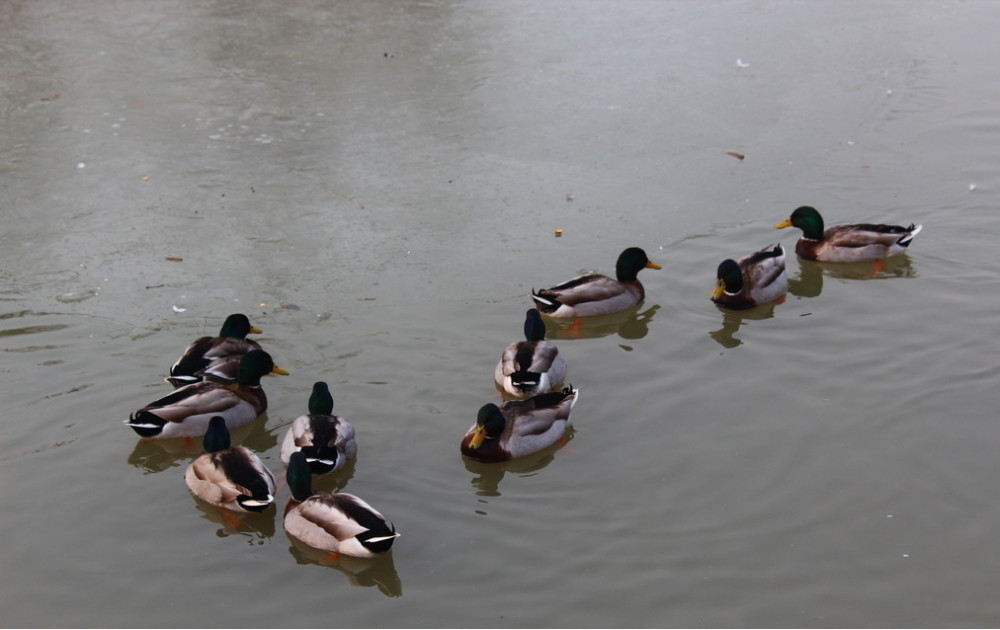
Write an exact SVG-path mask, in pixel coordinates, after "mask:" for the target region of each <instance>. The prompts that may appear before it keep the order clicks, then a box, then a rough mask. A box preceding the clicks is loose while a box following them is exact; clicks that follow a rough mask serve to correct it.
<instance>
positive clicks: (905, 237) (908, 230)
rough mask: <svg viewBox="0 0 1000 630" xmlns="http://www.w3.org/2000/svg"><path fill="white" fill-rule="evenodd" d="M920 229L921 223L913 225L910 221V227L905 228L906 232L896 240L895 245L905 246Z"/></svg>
mask: <svg viewBox="0 0 1000 630" xmlns="http://www.w3.org/2000/svg"><path fill="white" fill-rule="evenodd" d="M922 229H924V226H923V225H914V224H912V223H911V224H910V227H908V228H906V234H904V235H903V237H902V238H900V239H899V240H898V241H896V245H899V246H900V247H907V246H908V245H909V244H910V243H911V242H912V241H913V237H914V236H916V235H917V234H919V233H920V230H922Z"/></svg>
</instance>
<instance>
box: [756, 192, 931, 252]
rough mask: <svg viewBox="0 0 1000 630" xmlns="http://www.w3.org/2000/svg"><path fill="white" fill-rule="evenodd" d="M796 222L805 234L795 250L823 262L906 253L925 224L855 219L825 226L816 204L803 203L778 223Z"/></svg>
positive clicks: (792, 224)
mask: <svg viewBox="0 0 1000 630" xmlns="http://www.w3.org/2000/svg"><path fill="white" fill-rule="evenodd" d="M791 226H795V227H797V228H799V229H800V230H802V238H800V239H799V242H798V243H796V244H795V253H796V254H798V255H799V256H800V257H802V258H805V259H806V260H816V261H819V262H862V261H865V260H879V259H882V258H888V257H889V256H895V255H897V254H902V253H903V252H905V251H906V248H907V247H909V245H910V243H911V242H912V241H913V237H914V236H916V235H917V233H918V232H920V230H921V229H923V226H922V225H914V224H912V223H911V224H910V227H903V226H901V225H885V224H877V225H876V224H873V223H855V224H852V225H835V226H834V227H832V228H829V229H827V230H824V229H823V217H822V216H820V214H819V212H817V211H816V208H812V207H809V206H802V207H800V208H796V209H795V211H794V212H792V215H791V216H790V217H788V218H787V219H785V220H784V221H782V222H781V223H778V224H777V225H775V226H774V227H776V228H786V227H791Z"/></svg>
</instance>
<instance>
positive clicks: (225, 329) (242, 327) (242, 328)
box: [219, 313, 263, 339]
mask: <svg viewBox="0 0 1000 630" xmlns="http://www.w3.org/2000/svg"><path fill="white" fill-rule="evenodd" d="M262 332H263V331H262V330H261V329H260V328H257V327H256V326H254V325H253V324H251V323H250V318H248V317H247V316H246V315H244V314H243V313H233V314H232V315H230V316H229V317H227V318H226V321H224V322H223V323H222V329H221V330H219V336H220V337H232V338H233V339H246V336H247V335H249V334H250V333H254V334H257V335H259V334H260V333H262Z"/></svg>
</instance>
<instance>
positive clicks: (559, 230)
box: [554, 227, 563, 238]
mask: <svg viewBox="0 0 1000 630" xmlns="http://www.w3.org/2000/svg"><path fill="white" fill-rule="evenodd" d="M554 233H555V236H556V238H559V237H560V236H562V233H563V229H562V228H560V227H557V228H556V229H555V232H554Z"/></svg>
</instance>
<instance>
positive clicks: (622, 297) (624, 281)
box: [531, 247, 661, 317]
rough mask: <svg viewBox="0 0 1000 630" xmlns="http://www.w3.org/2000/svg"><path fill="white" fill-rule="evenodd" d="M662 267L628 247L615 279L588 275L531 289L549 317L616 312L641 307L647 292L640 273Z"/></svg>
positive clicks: (620, 260)
mask: <svg viewBox="0 0 1000 630" xmlns="http://www.w3.org/2000/svg"><path fill="white" fill-rule="evenodd" d="M647 267H648V268H650V269H660V268H661V267H660V266H659V265H657V264H656V263H654V262H652V261H651V260H649V258H648V257H647V256H646V252H644V251H643V250H642V249H641V248H639V247H629V248H628V249H626V250H625V251H623V252H622V253H621V254H620V255H619V256H618V262H617V264H616V265H615V272H616V277H617V279H616V278H609V277H608V276H605V275H603V274H599V273H589V274H586V275H582V276H577V277H576V278H573V279H572V280H567V281H566V282H563V283H562V284H558V285H556V286H554V287H551V288H549V289H542V290H541V291H537V292H536V291H535V290H534V289H532V290H531V299H532V300H534V302H535V306H537V307H538V310H539V311H541V312H542V313H544V314H545V315H548V316H549V317H589V316H593V315H608V314H610V313H617V312H618V311H624V310H625V309H627V308H631V307H633V306H635V305H636V304H639V303H640V302H642V301H643V300H644V299H645V298H646V290H645V288H643V286H642V283H641V282H639V278H638V274H639V272H640V271H641V270H643V269H645V268H647Z"/></svg>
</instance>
